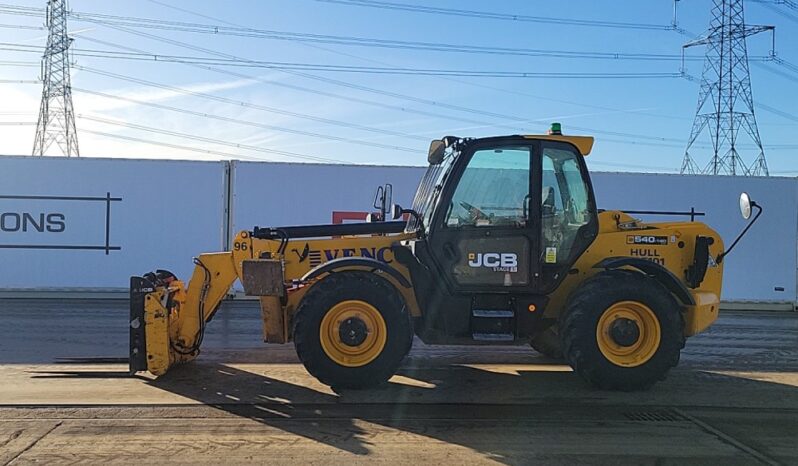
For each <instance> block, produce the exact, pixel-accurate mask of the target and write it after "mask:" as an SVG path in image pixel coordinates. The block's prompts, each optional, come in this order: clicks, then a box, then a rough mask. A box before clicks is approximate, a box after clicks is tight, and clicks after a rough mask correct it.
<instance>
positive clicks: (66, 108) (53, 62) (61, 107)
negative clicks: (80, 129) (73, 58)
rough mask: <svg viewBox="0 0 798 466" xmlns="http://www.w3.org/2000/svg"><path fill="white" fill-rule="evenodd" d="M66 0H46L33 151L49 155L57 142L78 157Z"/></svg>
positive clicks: (60, 146)
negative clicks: (46, 31)
mask: <svg viewBox="0 0 798 466" xmlns="http://www.w3.org/2000/svg"><path fill="white" fill-rule="evenodd" d="M66 3H67V0H48V1H47V22H46V25H47V29H48V31H49V32H48V35H47V48H46V49H45V50H44V55H43V56H42V76H41V78H42V82H43V83H44V84H43V89H42V102H41V107H40V108H39V122H38V124H37V126H36V139H35V140H34V142H33V155H48V150H49V149H51V148H53V146H55V147H56V148H58V149H60V151H61V155H65V156H67V157H72V156H75V157H79V156H80V150H79V149H78V134H77V131H76V129H75V111H74V109H73V108H72V84H71V81H70V78H69V65H70V61H69V46H70V45H71V44H72V39H70V38H69V35H68V34H67V4H66Z"/></svg>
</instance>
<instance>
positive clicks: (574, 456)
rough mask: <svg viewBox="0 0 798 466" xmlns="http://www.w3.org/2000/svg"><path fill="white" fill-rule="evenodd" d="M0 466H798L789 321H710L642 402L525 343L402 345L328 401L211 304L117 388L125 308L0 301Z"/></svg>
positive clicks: (285, 359) (797, 327)
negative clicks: (590, 381)
mask: <svg viewBox="0 0 798 466" xmlns="http://www.w3.org/2000/svg"><path fill="white" fill-rule="evenodd" d="M0 316H2V318H3V325H2V326H0V464H6V463H8V464H28V463H73V462H84V463H113V462H118V463H146V464H155V463H158V464H162V463H167V462H168V463H178V464H182V463H191V464H220V463H225V464H235V463H244V462H257V463H267V462H268V463H299V462H301V463H317V464H343V463H346V464H349V463H400V462H401V463H411V464H412V463H422V462H423V463H431V464H438V463H447V464H448V463H455V464H462V463H504V464H529V463H542V464H680V465H681V464H720V463H722V464H724V465H733V464H758V463H763V464H798V315H796V314H793V313H772V314H768V313H761V312H758V313H750V312H749V313H745V312H738V313H726V314H724V315H723V316H722V317H721V319H720V320H719V321H718V323H717V324H716V325H715V326H714V327H713V328H712V329H711V331H710V332H708V333H706V334H704V335H701V336H698V337H695V338H692V339H690V340H688V343H687V347H686V348H685V350H684V352H683V358H682V363H681V364H680V366H679V367H678V368H677V369H676V370H674V371H672V372H671V374H670V376H669V378H668V380H666V381H665V382H663V383H660V384H658V385H656V386H655V387H654V388H653V389H651V390H650V391H647V392H641V393H616V392H606V391H598V390H593V389H590V388H587V387H586V386H585V385H584V384H583V383H582V382H581V380H580V379H579V378H578V377H577V376H576V375H574V374H573V373H572V372H571V371H570V368H568V367H567V366H564V365H561V364H560V363H558V362H557V361H552V360H549V359H546V358H545V357H543V356H540V355H539V354H537V353H535V352H534V351H532V350H531V349H528V348H525V347H497V348H492V347H452V346H449V347H428V346H424V345H422V344H420V343H419V342H416V343H417V344H416V345H415V347H414V349H413V352H412V353H411V355H410V356H409V357H408V359H407V360H406V361H405V364H404V366H403V367H402V369H401V370H400V372H399V374H398V375H397V376H395V377H394V378H393V379H391V381H390V383H388V384H387V385H385V386H383V387H380V388H377V389H373V390H365V391H349V390H347V391H341V392H338V393H336V392H334V391H332V390H330V389H329V388H328V387H326V386H323V385H321V384H319V383H318V382H317V381H316V380H315V379H313V378H312V377H310V376H309V375H308V374H307V373H306V372H305V371H304V369H303V367H302V366H301V365H300V364H299V363H298V362H297V359H296V356H295V355H294V352H293V347H292V346H291V345H263V344H261V343H260V342H259V338H260V335H259V333H258V332H259V331H260V324H259V321H258V313H257V310H255V309H252V308H251V307H249V306H245V305H241V304H238V305H231V306H227V308H226V309H223V310H222V311H220V312H219V314H218V316H217V317H216V319H215V320H214V321H213V322H212V323H211V324H210V326H209V327H208V333H207V336H206V340H205V345H204V352H203V354H202V355H201V356H200V358H199V360H198V361H196V362H194V363H191V364H188V365H184V366H180V367H176V368H174V369H173V370H172V371H171V372H170V373H169V374H167V375H166V376H163V377H160V378H158V379H155V378H153V377H149V376H144V375H141V376H139V377H128V376H127V373H126V366H125V365H124V364H121V363H115V362H113V360H109V361H107V362H105V363H102V364H86V363H85V362H83V361H75V360H73V361H71V362H67V363H55V359H56V358H64V357H67V358H69V357H72V358H81V357H124V356H125V355H126V351H127V310H126V308H125V304H124V303H117V304H113V303H110V304H109V303H107V302H106V303H90V302H86V303H70V304H63V303H53V302H40V303H35V302H30V301H26V302H22V301H13V300H9V301H2V302H0Z"/></svg>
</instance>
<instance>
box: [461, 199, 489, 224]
mask: <svg viewBox="0 0 798 466" xmlns="http://www.w3.org/2000/svg"><path fill="white" fill-rule="evenodd" d="M460 206H461V207H462V208H464V209H465V210H467V211H468V215H470V216H471V217H473V218H474V220H475V221H476V220H479V219H480V218H484V219H488V218H490V217H489V216H488V215H487V214H486V213H485V212H482V211H481V210H479V208H478V207H475V206H473V205H471V204H469V203H468V202H465V201H460Z"/></svg>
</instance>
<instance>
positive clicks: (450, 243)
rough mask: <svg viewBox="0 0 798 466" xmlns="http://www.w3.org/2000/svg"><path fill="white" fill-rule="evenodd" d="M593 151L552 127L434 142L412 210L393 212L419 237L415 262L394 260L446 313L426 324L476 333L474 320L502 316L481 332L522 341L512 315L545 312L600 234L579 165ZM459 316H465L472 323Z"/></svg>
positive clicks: (428, 301)
mask: <svg viewBox="0 0 798 466" xmlns="http://www.w3.org/2000/svg"><path fill="white" fill-rule="evenodd" d="M592 144H593V138H589V137H572V136H563V135H562V134H561V132H560V130H559V125H558V124H555V125H552V130H551V131H549V134H548V135H540V136H503V137H491V138H483V139H463V138H456V137H446V138H443V139H442V140H436V141H433V142H432V144H431V145H430V152H429V157H428V159H429V162H430V165H429V168H428V169H427V173H426V174H425V176H424V178H423V179H422V181H421V183H420V184H419V187H418V191H417V192H416V196H415V200H414V202H413V208H412V209H408V210H405V209H401V207H399V206H395V209H394V212H393V214H394V215H395V218H398V215H401V214H402V213H405V214H409V215H410V220H409V221H408V224H407V231H415V232H417V234H418V236H419V239H417V240H414V241H411V242H410V244H408V246H410V250H412V254H401V253H400V254H399V256H405V257H399V256H397V259H400V261H401V262H403V263H405V265H407V266H408V268H409V270H410V271H411V274H413V282H414V283H421V284H423V285H421V289H420V291H421V293H419V294H418V296H419V300H420V301H422V302H420V303H419V304H420V305H422V306H423V307H424V308H426V309H427V310H430V309H432V310H434V309H437V308H441V309H442V308H443V307H446V311H444V312H440V313H436V312H430V313H428V315H431V316H435V315H436V314H439V318H438V320H439V322H436V323H430V322H427V323H425V325H433V326H436V327H445V329H443V328H441V330H444V332H445V333H446V334H449V335H451V334H452V333H457V334H461V333H464V332H465V333H471V334H472V335H473V334H476V333H478V332H475V325H474V320H475V318H476V320H478V321H479V320H480V316H504V317H503V319H504V320H505V322H504V323H503V324H501V325H499V323H498V321H496V322H494V323H490V324H488V325H489V326H495V327H496V328H498V329H499V330H501V331H502V332H504V334H505V337H504V338H505V339H509V337H508V336H507V335H512V336H513V339H515V337H516V336H518V334H519V333H525V332H524V331H523V329H519V325H518V324H519V322H518V321H517V320H516V319H515V318H514V316H515V315H516V310H517V309H521V308H523V309H528V308H530V306H532V307H540V308H541V309H542V307H543V305H545V295H546V294H548V293H550V292H551V291H552V290H554V289H555V288H556V287H557V285H558V284H559V283H560V282H561V281H562V279H563V278H564V277H565V276H566V275H567V274H568V272H569V271H570V270H571V267H572V266H573V264H574V262H575V261H576V259H577V258H578V257H579V256H580V255H581V254H582V253H583V252H584V251H585V249H587V247H588V246H589V245H590V244H591V242H592V241H593V239H594V238H595V237H596V235H597V233H598V219H597V210H596V204H595V200H594V196H593V189H592V186H591V183H590V177H589V175H588V172H587V167H586V165H585V161H584V156H585V155H587V154H588V153H589V152H590V150H591V148H592ZM456 303H459V304H456ZM456 308H461V309H462V308H468V309H470V310H471V312H470V315H471V317H470V319H467V320H463V319H464V317H463V314H464V315H465V316H468V315H469V313H468V312H467V311H466V312H465V313H463V312H460V311H458V310H456ZM425 314H426V313H425ZM458 315H459V316H460V319H457V318H456V316H458ZM485 319H486V317H482V318H481V320H485ZM457 320H460V322H456V321H457ZM469 322H470V323H469ZM489 322H492V321H489ZM478 323H479V322H478ZM478 326H479V325H477V327H478ZM500 327H501V328H500ZM504 327H508V329H504ZM509 327H514V328H509ZM467 328H469V329H470V332H467V331H466V330H467ZM477 330H478V329H477ZM518 330H520V332H519V331H518ZM484 334H485V335H487V334H490V335H497V334H496V333H491V332H487V333H484ZM494 339H495V338H494Z"/></svg>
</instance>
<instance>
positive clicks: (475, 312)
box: [471, 309, 515, 342]
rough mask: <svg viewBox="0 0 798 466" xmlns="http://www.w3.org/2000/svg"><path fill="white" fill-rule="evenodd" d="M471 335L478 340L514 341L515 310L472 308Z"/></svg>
mask: <svg viewBox="0 0 798 466" xmlns="http://www.w3.org/2000/svg"><path fill="white" fill-rule="evenodd" d="M471 337H472V338H473V339H474V340H476V341H494V342H497V341H514V340H515V312H514V311H512V310H509V309H472V310H471Z"/></svg>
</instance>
